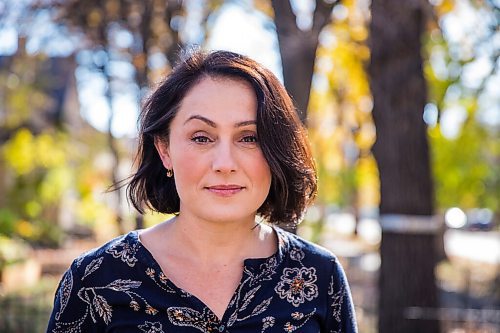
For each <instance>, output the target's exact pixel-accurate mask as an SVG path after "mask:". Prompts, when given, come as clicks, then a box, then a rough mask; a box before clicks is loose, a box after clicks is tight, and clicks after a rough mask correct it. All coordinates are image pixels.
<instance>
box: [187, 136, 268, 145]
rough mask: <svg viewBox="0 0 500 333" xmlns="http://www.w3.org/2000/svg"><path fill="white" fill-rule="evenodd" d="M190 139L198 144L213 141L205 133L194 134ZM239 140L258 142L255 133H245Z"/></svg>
mask: <svg viewBox="0 0 500 333" xmlns="http://www.w3.org/2000/svg"><path fill="white" fill-rule="evenodd" d="M191 141H193V142H195V143H200V144H207V143H210V142H213V140H212V139H210V138H209V137H207V136H205V135H196V136H194V137H192V138H191ZM240 141H241V142H244V143H257V142H259V140H258V139H257V136H256V135H245V136H244V137H243V138H241V140H240Z"/></svg>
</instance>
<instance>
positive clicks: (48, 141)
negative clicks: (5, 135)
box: [2, 129, 66, 175]
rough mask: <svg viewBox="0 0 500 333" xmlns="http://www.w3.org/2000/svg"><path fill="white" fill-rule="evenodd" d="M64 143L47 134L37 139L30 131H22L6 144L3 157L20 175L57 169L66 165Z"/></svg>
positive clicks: (56, 137)
mask: <svg viewBox="0 0 500 333" xmlns="http://www.w3.org/2000/svg"><path fill="white" fill-rule="evenodd" d="M59 139H60V135H59ZM62 142H63V141H61V140H58V136H52V135H50V134H47V133H45V134H41V135H39V136H36V137H35V136H33V134H31V132H30V131H29V130H27V129H21V130H19V131H18V132H17V133H16V134H15V135H14V136H13V138H12V139H11V140H9V141H8V142H7V143H6V144H5V146H4V147H3V149H2V157H3V158H4V159H5V161H6V163H7V165H8V166H10V167H11V168H12V169H13V170H14V171H15V172H16V173H17V174H18V175H26V174H28V173H30V172H32V171H33V170H34V169H36V168H39V167H42V168H55V167H58V166H62V165H64V164H65V163H66V155H65V154H66V152H65V147H64V145H63V143H62Z"/></svg>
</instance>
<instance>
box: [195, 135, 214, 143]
mask: <svg viewBox="0 0 500 333" xmlns="http://www.w3.org/2000/svg"><path fill="white" fill-rule="evenodd" d="M191 141H193V142H196V143H210V142H212V140H211V139H210V138H209V137H208V136H205V135H195V136H193V137H192V138H191Z"/></svg>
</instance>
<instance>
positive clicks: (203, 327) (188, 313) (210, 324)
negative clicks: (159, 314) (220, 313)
mask: <svg viewBox="0 0 500 333" xmlns="http://www.w3.org/2000/svg"><path fill="white" fill-rule="evenodd" d="M167 314H168V319H169V320H170V322H171V323H172V324H174V325H177V326H188V327H193V328H196V329H198V330H200V331H202V332H204V333H205V332H207V333H209V332H216V331H218V329H219V319H218V318H217V316H216V315H215V314H214V313H213V312H212V311H210V310H209V309H208V308H205V309H203V312H202V313H200V312H198V311H196V310H193V309H191V308H186V307H170V308H168V309H167Z"/></svg>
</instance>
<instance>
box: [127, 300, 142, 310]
mask: <svg viewBox="0 0 500 333" xmlns="http://www.w3.org/2000/svg"><path fill="white" fill-rule="evenodd" d="M129 305H130V307H131V308H132V309H134V311H139V310H140V309H141V306H140V305H139V303H137V302H136V301H131V302H130V304H129Z"/></svg>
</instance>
